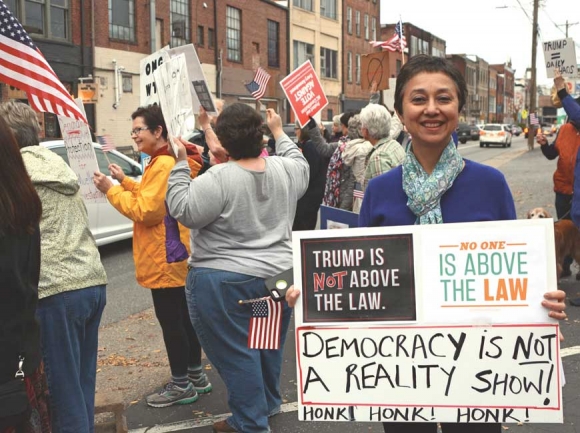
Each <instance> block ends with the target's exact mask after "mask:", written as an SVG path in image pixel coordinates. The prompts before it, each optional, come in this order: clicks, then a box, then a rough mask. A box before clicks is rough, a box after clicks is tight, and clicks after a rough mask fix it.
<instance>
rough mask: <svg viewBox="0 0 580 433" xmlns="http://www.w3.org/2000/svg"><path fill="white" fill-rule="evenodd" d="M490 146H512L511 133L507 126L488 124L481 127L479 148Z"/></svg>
mask: <svg viewBox="0 0 580 433" xmlns="http://www.w3.org/2000/svg"><path fill="white" fill-rule="evenodd" d="M491 144H499V145H501V147H510V146H511V145H512V133H511V131H510V128H509V126H508V125H505V124H501V123H488V124H486V125H485V126H484V127H483V130H482V131H481V135H480V137H479V147H484V146H485V147H489V146H490V145H491Z"/></svg>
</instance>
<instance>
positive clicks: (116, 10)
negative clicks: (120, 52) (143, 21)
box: [109, 0, 135, 42]
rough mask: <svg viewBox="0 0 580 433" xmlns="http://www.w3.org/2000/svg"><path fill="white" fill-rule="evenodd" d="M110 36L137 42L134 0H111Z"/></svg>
mask: <svg viewBox="0 0 580 433" xmlns="http://www.w3.org/2000/svg"><path fill="white" fill-rule="evenodd" d="M109 38H111V39H119V40H122V41H129V42H135V1H134V0H109Z"/></svg>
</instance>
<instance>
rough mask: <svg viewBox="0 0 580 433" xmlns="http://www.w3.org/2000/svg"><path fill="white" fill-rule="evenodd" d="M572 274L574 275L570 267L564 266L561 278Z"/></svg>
mask: <svg viewBox="0 0 580 433" xmlns="http://www.w3.org/2000/svg"><path fill="white" fill-rule="evenodd" d="M570 275H572V271H571V270H570V268H564V269H562V275H560V278H564V277H569V276H570Z"/></svg>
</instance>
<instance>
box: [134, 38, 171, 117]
mask: <svg viewBox="0 0 580 433" xmlns="http://www.w3.org/2000/svg"><path fill="white" fill-rule="evenodd" d="M168 50H169V45H167V46H166V47H163V48H161V49H160V50H159V51H156V52H155V53H153V54H151V55H149V56H147V57H145V58H144V59H141V62H140V64H139V70H140V77H139V82H140V85H139V90H140V95H139V96H140V98H139V105H140V106H141V107H145V106H147V105H152V104H158V103H159V96H158V90H157V85H156V84H155V77H154V75H153V74H154V72H155V70H156V69H157V68H158V67H160V66H161V65H162V64H163V63H165V62H167V61H168V60H169V53H168Z"/></svg>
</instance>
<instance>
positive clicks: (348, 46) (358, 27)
mask: <svg viewBox="0 0 580 433" xmlns="http://www.w3.org/2000/svg"><path fill="white" fill-rule="evenodd" d="M343 3H344V6H343V15H342V16H343V17H344V18H343V22H342V35H343V36H342V64H343V65H344V68H343V69H344V72H343V76H342V78H343V79H342V90H341V92H342V93H341V111H343V112H345V111H351V110H360V109H361V108H363V107H364V106H365V105H367V104H368V102H369V89H363V88H362V87H361V84H362V83H361V74H362V73H363V71H362V60H363V56H364V55H365V54H367V53H370V52H372V51H374V50H373V48H371V46H370V41H376V40H377V38H378V37H379V30H380V21H379V16H380V2H378V1H377V0H372V1H360V0H346V1H344V2H343ZM388 55H389V54H388V53H387V52H385V56H388Z"/></svg>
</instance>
